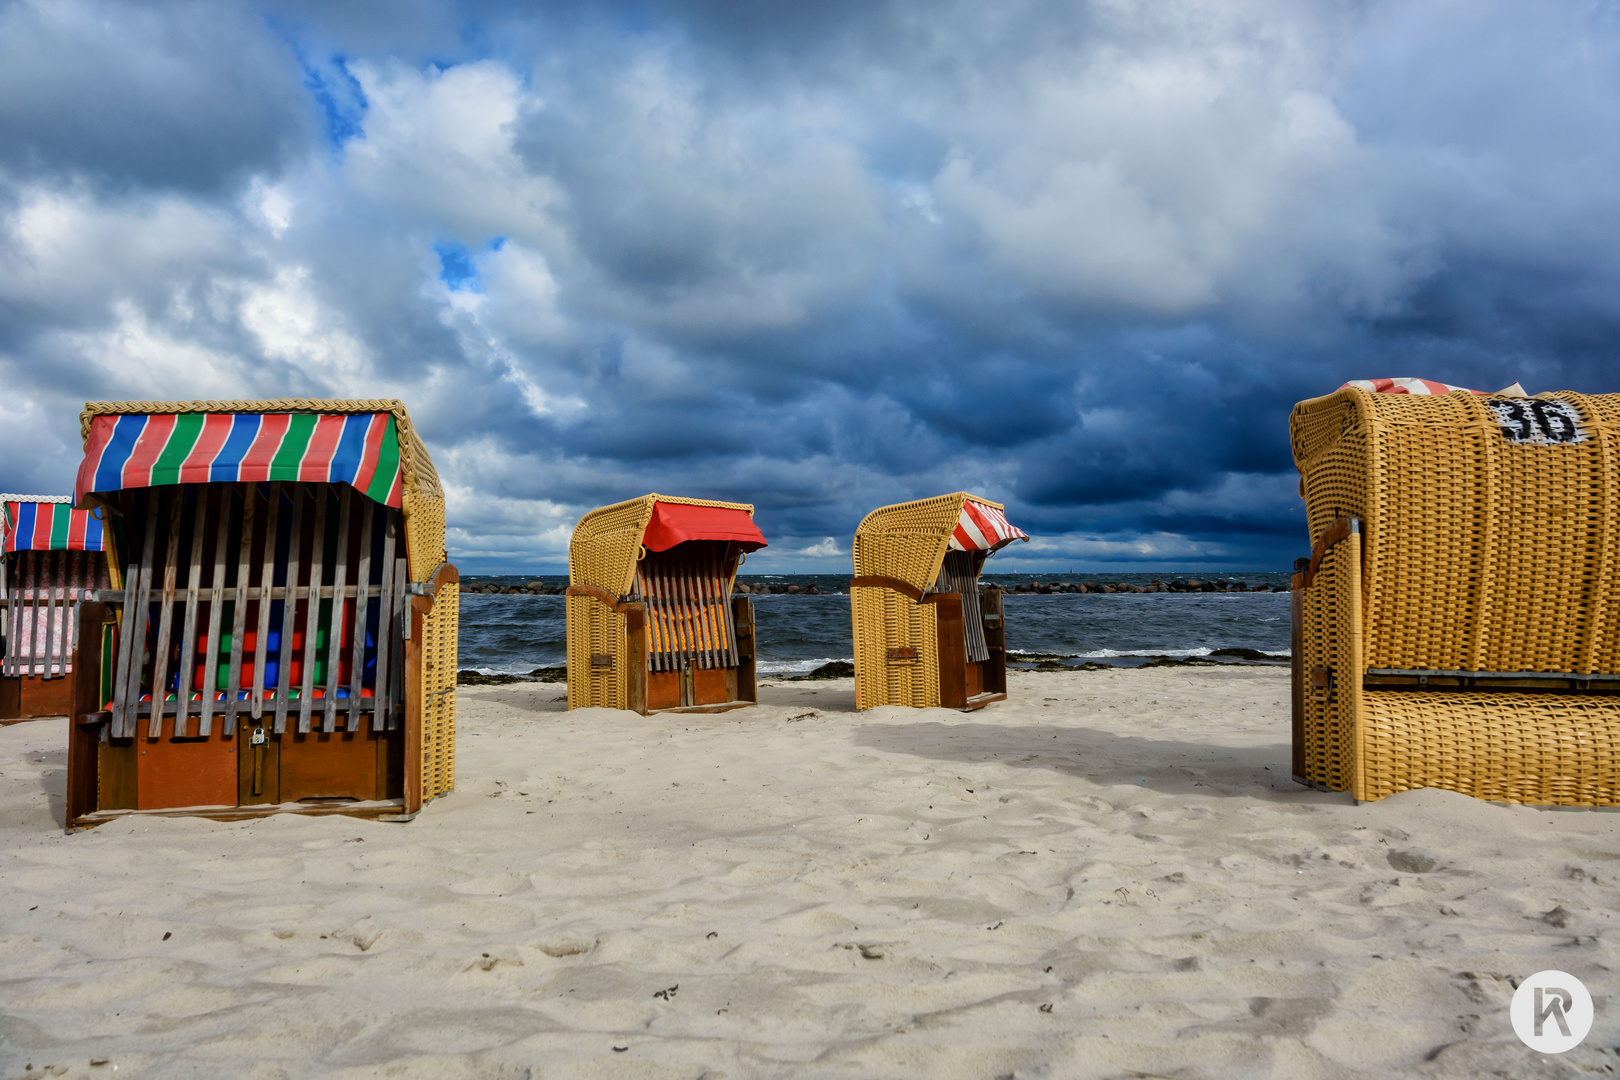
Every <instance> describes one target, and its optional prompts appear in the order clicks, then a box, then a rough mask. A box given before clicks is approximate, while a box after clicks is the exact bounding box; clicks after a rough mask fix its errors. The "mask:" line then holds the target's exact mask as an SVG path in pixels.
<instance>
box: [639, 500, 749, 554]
mask: <svg viewBox="0 0 1620 1080" xmlns="http://www.w3.org/2000/svg"><path fill="white" fill-rule="evenodd" d="M687 540H735V541H736V542H737V544H738V545H739V546H740V547H741V548H742V549H743V550H744V551H757V550H758V549H760V548H762V547H764V546H765V534H764V533H762V532H760V531H759V526H757V525H755V524H754V519H753V518H752V517H749V516H748V512H747V511H746V510H732V509H730V508H728V507H724V506H688V505H686V504H685V503H666V502H655V503H653V515H652V520H651V521H649V522H648V523H647V532H646V533H645V534H644V535H643V536H642V538H641V542H642V544H643V545H645V546H646V548H647V550H648V551H668V550H669V549H670V548H672V547H674V546H675V545H676V544H679V543H683V542H685V541H687Z"/></svg>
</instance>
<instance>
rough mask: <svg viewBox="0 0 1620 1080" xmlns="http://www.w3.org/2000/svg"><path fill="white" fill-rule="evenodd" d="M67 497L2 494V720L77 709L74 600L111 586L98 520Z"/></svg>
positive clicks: (57, 713)
mask: <svg viewBox="0 0 1620 1080" xmlns="http://www.w3.org/2000/svg"><path fill="white" fill-rule="evenodd" d="M72 502H73V499H72V498H71V497H69V496H66V495H0V538H3V540H0V548H3V551H0V641H3V642H4V648H3V649H0V720H28V719H33V718H35V717H41V716H66V715H67V714H68V712H69V711H70V710H71V709H72V708H73V679H74V668H73V655H72V653H73V637H74V626H75V622H74V612H75V608H74V605H75V604H76V603H78V601H79V600H81V599H83V598H84V595H85V593H86V591H89V590H98V589H105V588H108V587H109V585H110V582H109V581H108V580H107V560H106V557H105V556H103V555H102V553H101V548H102V529H101V520H100V519H99V518H98V517H96V516H95V515H94V514H93V513H91V512H90V511H87V510H75V509H73V507H72V506H71V505H69V504H71V503H72Z"/></svg>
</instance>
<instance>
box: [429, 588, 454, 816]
mask: <svg viewBox="0 0 1620 1080" xmlns="http://www.w3.org/2000/svg"><path fill="white" fill-rule="evenodd" d="M460 614H461V590H460V588H459V587H458V586H457V585H456V584H455V583H454V582H451V583H450V584H448V585H446V586H445V587H444V588H442V589H440V590H439V592H438V596H437V598H436V599H435V600H434V601H433V610H431V611H429V612H428V613H427V616H426V617H425V618H424V619H423V620H422V695H423V698H422V760H421V762H420V765H419V767H420V768H421V770H422V801H423V802H427V801H428V800H429V799H433V798H436V797H438V796H440V795H443V794H444V793H445V792H447V791H450V790H451V789H452V788H454V787H455V786H456V659H457V658H456V649H457V639H458V629H459V627H460Z"/></svg>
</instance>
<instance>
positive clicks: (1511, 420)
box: [1486, 398, 1586, 446]
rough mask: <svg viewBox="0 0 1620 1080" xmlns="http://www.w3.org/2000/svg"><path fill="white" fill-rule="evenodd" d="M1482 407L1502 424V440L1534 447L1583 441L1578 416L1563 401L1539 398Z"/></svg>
mask: <svg viewBox="0 0 1620 1080" xmlns="http://www.w3.org/2000/svg"><path fill="white" fill-rule="evenodd" d="M1486 406H1487V407H1488V408H1489V409H1490V410H1491V412H1493V413H1495V414H1496V422H1497V423H1498V424H1500V425H1502V437H1503V438H1505V439H1506V440H1507V441H1508V442H1510V443H1530V444H1532V445H1536V446H1567V445H1569V444H1571V443H1578V442H1585V441H1586V432H1585V431H1584V430H1582V428H1581V414H1580V413H1579V412H1577V411H1576V409H1575V406H1573V405H1571V404H1570V403H1569V402H1567V401H1548V400H1546V399H1543V398H1516V399H1513V400H1511V401H1488V402H1486Z"/></svg>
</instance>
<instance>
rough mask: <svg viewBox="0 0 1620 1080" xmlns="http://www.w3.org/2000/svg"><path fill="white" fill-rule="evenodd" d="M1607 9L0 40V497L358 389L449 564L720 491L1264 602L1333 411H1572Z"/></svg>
mask: <svg viewBox="0 0 1620 1080" xmlns="http://www.w3.org/2000/svg"><path fill="white" fill-rule="evenodd" d="M1617 61H1620V7H1617V6H1616V5H1615V4H1613V3H1599V2H1560V0H1542V2H1538V3H1535V4H1525V3H1522V2H1493V0H1466V2H1443V0H1409V2H1401V3H1383V2H1357V0H1339V2H1332V0H1311V2H1298V3H1294V2H1288V0H1229V2H1223V3H1200V2H1198V0H1186V2H1178V3H1173V4H1163V3H1129V2H1120V0H1113V2H1096V3H1085V2H1074V0H1071V2H1067V3H1050V2H1045V0H998V2H997V3H993V4H986V3H983V2H982V0H974V2H955V0H918V2H913V0H894V2H888V0H860V2H855V0H826V2H821V3H817V2H811V0H799V2H795V3H792V4H761V3H758V2H757V0H752V2H745V0H689V2H681V0H623V2H607V0H604V2H599V3H581V2H555V3H545V2H533V3H523V4H501V3H493V2H491V3H483V2H472V0H469V2H466V3H434V2H430V0H388V2H382V0H378V2H374V3H362V2H353V3H344V2H341V0H309V2H303V0H284V2H277V3H239V2H235V0H206V2H196V3H163V2H152V3H142V2H131V0H119V2H97V0H49V2H44V0H41V2H27V0H24V2H7V0H0V490H5V491H26V492H42V493H49V492H69V491H71V489H72V479H73V474H74V471H75V469H76V466H77V462H78V459H79V455H80V442H79V427H78V411H79V408H80V406H81V405H82V403H83V402H84V401H86V400H100V399H130V398H134V399H143V400H165V399H191V398H253V397H283V396H311V397H367V398H374V397H398V398H400V399H402V400H404V401H405V403H406V404H407V406H408V408H409V409H410V412H411V416H412V418H413V420H414V421H415V422H416V424H417V426H418V427H419V428H420V430H421V432H422V435H423V437H424V439H425V440H426V442H427V444H428V446H429V449H430V451H431V453H432V456H433V460H434V462H435V464H436V466H437V468H438V471H439V473H440V475H441V477H442V479H443V481H444V483H445V487H446V495H447V513H448V518H449V526H448V527H449V537H448V540H449V547H450V550H451V557H452V559H453V560H455V561H456V562H457V563H458V564H459V565H460V566H461V567H462V568H463V571H464V572H472V573H494V572H503V571H504V572H511V573H529V572H533V573H542V572H561V571H563V570H564V569H565V567H566V552H567V545H568V538H569V535H570V533H571V531H572V528H573V525H574V523H575V522H576V521H577V520H578V518H579V517H580V515H581V514H583V513H584V512H585V511H587V510H589V509H591V508H592V507H595V506H599V505H603V504H605V503H610V502H615V501H618V500H620V499H624V498H630V497H633V496H637V495H641V494H644V493H646V492H649V491H657V492H662V493H665V494H670V495H682V496H691V497H698V498H715V499H727V500H735V501H740V502H749V503H753V504H754V505H755V506H756V508H757V510H756V517H757V520H758V522H759V524H760V526H761V528H762V530H763V531H764V533H765V535H766V536H767V537H768V538H769V539H770V541H771V547H769V548H768V549H766V550H765V551H762V552H759V553H757V554H756V555H755V556H753V557H752V558H751V560H750V569H751V570H759V571H761V572H768V571H778V572H786V571H805V572H827V573H838V572H847V571H848V569H849V539H850V536H851V534H852V533H853V531H854V528H855V526H856V524H857V523H858V522H859V521H860V519H861V517H862V516H863V515H864V514H865V513H866V512H867V511H869V510H871V509H873V508H875V507H878V506H882V505H886V504H888V503H893V502H898V501H902V500H906V499H912V498H921V497H926V496H930V495H937V494H942V493H945V492H950V491H958V490H968V491H972V492H975V493H977V494H980V495H983V496H986V497H989V498H991V499H995V500H998V501H1002V502H1005V503H1006V504H1007V507H1008V514H1009V517H1010V518H1011V519H1012V520H1013V521H1014V522H1015V523H1016V524H1019V525H1020V526H1022V527H1023V528H1024V529H1025V530H1026V531H1027V532H1029V533H1030V534H1031V536H1032V537H1034V539H1033V540H1032V542H1031V543H1029V544H1027V545H1015V546H1014V547H1013V548H1010V549H1008V550H1006V551H1004V552H1002V553H1001V554H1000V555H998V556H997V560H996V563H995V564H994V565H993V568H994V569H999V570H1001V571H1003V572H1026V571H1027V572H1030V573H1036V572H1040V571H1043V570H1054V571H1055V570H1068V569H1071V568H1072V569H1077V570H1081V571H1091V572H1098V573H1106V572H1108V571H1114V572H1137V571H1144V572H1188V573H1198V572H1204V573H1213V572H1222V571H1242V570H1283V569H1287V568H1288V567H1289V566H1290V565H1291V563H1292V560H1293V558H1294V557H1295V556H1296V555H1299V554H1302V553H1306V552H1307V551H1308V546H1309V545H1308V539H1307V537H1306V536H1305V525H1304V515H1303V508H1302V505H1301V502H1300V499H1299V496H1298V490H1297V474H1296V473H1295V470H1294V466H1293V462H1292V459H1291V457H1290V454H1289V449H1288V414H1289V410H1290V409H1291V408H1292V407H1293V405H1294V404H1295V403H1296V402H1298V401H1301V400H1304V399H1306V398H1311V397H1315V396H1318V395H1321V394H1325V393H1329V392H1331V391H1333V390H1334V389H1335V388H1336V387H1338V386H1339V385H1340V384H1342V383H1343V382H1344V381H1345V380H1347V379H1353V378H1376V377H1387V376H1417V377H1422V378H1429V379H1436V380H1440V381H1442V382H1448V383H1453V384H1457V385H1461V386H1467V387H1472V388H1475V389H1481V390H1494V389H1498V388H1500V387H1503V386H1506V385H1508V384H1510V383H1512V382H1514V381H1520V382H1522V383H1523V385H1524V387H1525V388H1526V389H1527V390H1528V391H1530V392H1531V393H1535V392H1538V391H1543V390H1564V389H1568V390H1578V391H1584V392H1603V391H1608V390H1614V389H1616V388H1617V387H1616V386H1615V382H1616V379H1615V375H1614V372H1615V367H1616V359H1617V355H1616V353H1617V350H1616V344H1615V343H1616V341H1617V330H1620V288H1617V285H1620V207H1617V205H1616V204H1617V201H1620V183H1617V182H1616V177H1617V176H1620V168H1617V166H1620V62H1617Z"/></svg>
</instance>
